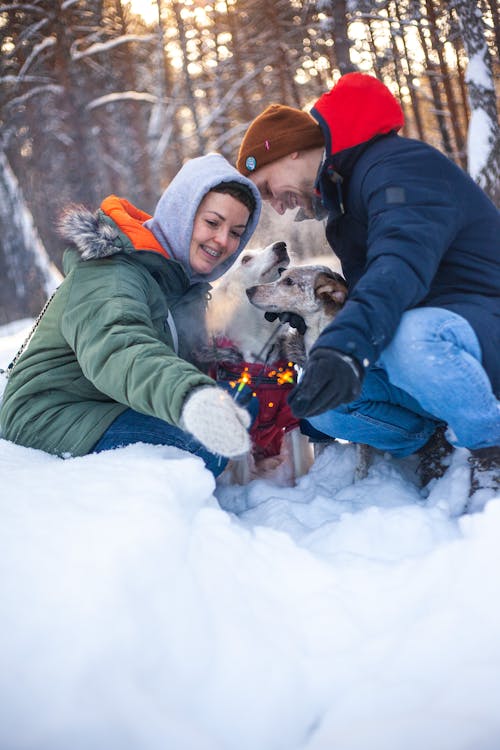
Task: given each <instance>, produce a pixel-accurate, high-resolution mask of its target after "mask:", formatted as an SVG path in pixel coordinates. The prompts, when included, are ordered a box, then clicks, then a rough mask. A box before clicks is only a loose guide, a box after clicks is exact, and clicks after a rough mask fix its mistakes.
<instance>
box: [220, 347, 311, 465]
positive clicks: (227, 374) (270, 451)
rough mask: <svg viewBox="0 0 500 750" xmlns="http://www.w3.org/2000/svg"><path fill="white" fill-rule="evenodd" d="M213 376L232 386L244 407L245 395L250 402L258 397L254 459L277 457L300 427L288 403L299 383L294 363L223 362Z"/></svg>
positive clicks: (252, 432) (253, 427)
mask: <svg viewBox="0 0 500 750" xmlns="http://www.w3.org/2000/svg"><path fill="white" fill-rule="evenodd" d="M219 343H220V342H219ZM228 344H229V342H228ZM210 375H211V376H212V377H213V378H214V380H216V381H217V382H222V383H228V384H229V386H230V387H231V389H232V390H233V391H234V392H235V395H234V398H235V400H240V403H241V405H244V395H245V396H246V398H247V400H248V399H249V398H251V397H252V396H254V397H256V398H257V401H258V412H257V416H256V417H255V420H254V422H253V423H252V426H251V427H250V437H251V438H252V445H253V449H252V452H253V456H254V458H255V459H256V460H259V459H261V458H270V457H271V456H277V455H278V454H279V453H280V450H281V445H282V442H283V436H284V434H285V433H286V432H289V431H290V430H293V429H294V428H296V427H298V426H299V420H298V419H297V418H296V417H294V416H293V414H292V410H291V409H290V407H289V405H288V402H287V400H286V399H287V396H288V394H289V393H290V391H291V389H292V388H293V386H294V385H295V383H296V382H297V373H296V371H295V370H294V369H293V363H291V362H287V361H286V360H279V361H277V362H273V363H272V364H265V363H264V364H263V363H262V362H244V361H242V362H237V363H235V362H228V361H222V362H218V363H217V365H216V367H215V368H213V372H211V373H210ZM240 394H241V398H240Z"/></svg>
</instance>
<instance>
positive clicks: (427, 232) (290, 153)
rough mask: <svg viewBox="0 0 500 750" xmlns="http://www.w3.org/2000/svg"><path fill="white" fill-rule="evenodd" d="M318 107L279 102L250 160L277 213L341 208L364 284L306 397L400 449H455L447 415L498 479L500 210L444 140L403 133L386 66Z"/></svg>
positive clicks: (344, 431) (252, 140)
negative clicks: (378, 75) (439, 145)
mask: <svg viewBox="0 0 500 750" xmlns="http://www.w3.org/2000/svg"><path fill="white" fill-rule="evenodd" d="M311 115H312V117H311V116H310V115H308V114H307V113H305V112H302V111H300V110H297V109H293V108H291V107H285V106H281V105H276V104H274V105H271V106H269V107H267V109H265V110H264V112H263V113H262V114H261V115H259V116H258V117H257V118H256V119H255V120H254V121H253V122H252V123H251V124H250V126H249V128H248V130H247V132H246V134H245V136H244V139H243V142H242V144H241V147H240V150H239V154H238V161H237V168H238V170H239V171H240V172H241V173H242V174H244V175H247V176H249V177H250V179H251V180H252V181H253V182H254V184H255V185H256V186H257V187H258V189H259V191H260V193H261V195H262V197H263V199H264V200H266V201H268V202H269V203H270V204H271V206H272V207H273V208H274V209H275V210H276V211H277V212H278V213H280V214H282V213H284V212H285V211H287V210H289V209H295V208H299V212H300V213H301V214H302V215H305V216H307V217H311V218H316V219H322V218H324V217H327V223H326V237H327V240H328V242H329V244H330V246H331V247H332V249H333V250H334V252H335V253H336V255H337V256H338V257H339V259H340V261H341V263H342V269H343V272H344V275H345V277H346V280H347V283H348V286H349V300H348V302H347V304H346V305H345V307H344V309H343V310H342V311H341V312H340V313H339V315H337V317H336V318H335V320H334V321H333V322H332V323H331V324H330V325H329V326H327V327H326V328H325V330H324V331H323V332H322V333H321V335H320V336H319V338H318V339H317V341H316V343H315V345H314V347H313V349H312V350H311V354H310V357H309V360H308V362H307V365H306V367H305V369H304V372H303V377H302V379H301V381H300V383H299V385H298V386H297V387H296V388H295V389H294V390H293V391H292V394H291V396H290V404H291V406H292V410H293V411H294V413H295V414H296V416H298V417H300V418H304V419H307V421H308V423H310V425H312V427H313V428H315V430H318V431H320V432H322V433H326V434H327V435H331V436H334V437H340V438H344V439H346V440H352V441H356V442H364V443H368V444H370V445H372V446H374V447H376V448H378V449H381V450H383V451H388V452H390V453H391V454H392V455H394V456H406V455H408V454H410V453H414V452H416V451H419V450H420V449H422V448H423V447H424V446H426V447H429V446H430V445H432V444H433V443H437V446H438V448H439V451H440V452H441V453H442V452H446V450H447V449H448V450H449V449H450V447H449V445H447V443H446V442H445V441H444V440H443V439H442V440H439V439H438V438H439V436H440V435H443V434H444V430H445V429H446V437H447V439H448V441H449V442H450V443H451V444H452V445H453V446H461V447H465V448H468V449H469V450H470V451H471V457H470V462H471V465H472V471H473V477H472V482H473V483H472V489H475V488H476V487H478V486H479V480H480V477H481V474H483V476H482V481H483V483H484V481H485V473H486V472H487V479H488V482H489V486H490V488H493V489H498V488H499V485H500V478H499V474H500V447H499V446H500V404H499V401H498V397H499V394H500V356H499V351H500V266H499V263H498V259H499V257H500V214H499V212H498V210H497V209H496V208H495V206H494V205H493V204H492V202H491V201H490V200H489V199H488V197H487V196H486V195H485V194H484V192H483V191H482V190H481V189H480V188H479V187H478V186H477V185H476V184H475V183H474V182H473V181H472V179H471V178H470V177H469V176H468V175H467V174H465V173H464V172H463V171H462V170H461V169H460V168H459V167H457V166H456V165H455V164H453V163H452V162H451V161H450V160H449V159H447V158H446V157H445V156H444V155H443V154H441V153H440V152H439V151H437V150H436V149H434V148H432V147H431V146H429V145H427V144H425V143H422V142H421V141H417V140H413V139H409V138H403V137H401V136H400V135H398V131H399V130H400V129H401V127H402V125H403V113H402V110H401V107H400V105H399V103H398V102H397V100H396V99H395V98H394V96H393V95H392V94H391V92H390V91H389V89H388V88H387V87H386V86H384V84H382V83H381V82H380V81H378V80H377V79H375V78H373V77H372V76H369V75H365V74H361V73H349V74H347V75H345V76H343V77H342V78H341V79H340V80H339V82H338V83H337V84H336V85H335V86H334V87H333V88H332V90H331V91H330V92H329V93H326V94H323V95H322V96H321V97H320V99H319V100H318V101H317V102H316V104H315V106H314V107H313V109H312V110H311ZM439 451H438V452H439ZM426 455H427V457H428V458H429V457H430V458H431V459H432V458H434V455H433V453H432V451H431V452H430V453H429V451H427V453H426ZM442 470H443V469H442V468H441V469H440V470H437V471H436V475H439V474H440V473H442ZM429 478H430V476H426V477H425V478H423V483H425V481H428V480H429Z"/></svg>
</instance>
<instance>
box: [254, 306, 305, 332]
mask: <svg viewBox="0 0 500 750" xmlns="http://www.w3.org/2000/svg"><path fill="white" fill-rule="evenodd" d="M264 317H265V319H266V320H268V321H269V322H270V323H273V322H274V321H275V320H276V318H279V321H280V323H288V325H289V326H291V327H292V328H296V329H297V331H298V332H299V333H300V335H301V336H303V335H304V333H305V332H306V331H307V326H306V322H305V320H304V318H303V317H302V316H301V315H297V313H293V312H280V313H276V312H266V313H264Z"/></svg>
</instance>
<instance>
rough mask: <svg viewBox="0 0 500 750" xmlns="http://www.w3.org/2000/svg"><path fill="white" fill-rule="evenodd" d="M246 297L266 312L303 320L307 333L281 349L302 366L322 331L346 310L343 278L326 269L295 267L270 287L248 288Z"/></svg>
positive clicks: (291, 336)
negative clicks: (292, 316)
mask: <svg viewBox="0 0 500 750" xmlns="http://www.w3.org/2000/svg"><path fill="white" fill-rule="evenodd" d="M247 297H248V299H249V301H250V303H251V304H252V305H254V307H256V308H257V309H259V310H262V311H263V312H268V313H276V314H280V313H284V312H288V313H293V314H294V315H296V316H298V317H299V318H302V320H303V321H304V324H305V333H304V334H303V335H301V334H299V333H298V332H297V331H296V330H295V332H293V333H289V334H288V336H287V338H286V339H285V340H284V341H283V342H282V346H283V349H284V353H285V354H286V356H287V357H288V358H290V359H292V360H293V361H294V362H296V363H297V364H298V365H303V364H304V363H305V360H306V358H307V355H308V353H309V351H310V349H311V347H312V345H313V344H314V342H315V341H316V339H317V338H318V336H319V334H320V333H321V331H322V330H323V328H325V327H326V326H327V325H328V323H330V322H331V321H332V320H333V319H334V317H335V316H336V315H337V313H338V312H339V310H341V309H342V307H343V306H344V303H345V301H346V299H347V286H346V282H345V280H344V279H343V277H342V276H341V275H340V274H339V273H336V272H335V271H332V270H331V269H330V268H328V267H327V266H323V265H303V266H292V267H291V268H289V269H288V270H286V271H284V272H283V273H282V274H280V277H279V279H276V280H275V281H273V282H271V283H267V284H256V285H255V286H253V287H249V288H248V289H247Z"/></svg>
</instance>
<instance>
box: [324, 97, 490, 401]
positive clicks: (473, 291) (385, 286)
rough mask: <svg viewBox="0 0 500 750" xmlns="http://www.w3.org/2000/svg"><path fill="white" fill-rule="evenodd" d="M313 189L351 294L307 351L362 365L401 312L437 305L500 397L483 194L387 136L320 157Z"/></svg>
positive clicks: (455, 170) (435, 155) (429, 153)
mask: <svg viewBox="0 0 500 750" xmlns="http://www.w3.org/2000/svg"><path fill="white" fill-rule="evenodd" d="M311 114H312V115H313V116H316V118H317V119H318V121H319V123H320V125H321V126H322V127H323V129H324V131H325V132H327V131H328V124H327V123H325V121H324V120H323V118H322V117H321V116H318V113H317V112H316V113H315V111H314V109H313V110H312V112H311ZM328 135H329V132H328ZM328 144H329V140H328V139H327V149H328ZM327 154H328V150H327ZM333 169H335V171H336V172H338V173H340V174H341V175H342V176H343V178H344V181H343V183H342V184H341V185H339V184H334V183H333V182H332V180H331V172H332V170H333ZM317 189H318V191H319V192H320V194H321V198H322V202H323V203H324V205H326V206H327V207H328V208H329V211H330V212H329V216H328V222H327V229H326V234H327V239H328V242H329V243H330V245H331V247H332V249H333V250H334V252H335V253H336V255H337V256H338V257H339V259H340V261H341V264H342V269H343V272H344V275H345V277H346V280H347V283H348V286H349V290H350V293H349V299H348V302H347V304H346V305H345V307H344V308H343V310H342V311H341V312H340V313H339V314H338V315H337V317H336V318H335V320H334V321H333V322H332V323H331V324H330V325H329V326H327V328H325V330H324V331H323V332H322V333H321V335H320V336H319V338H318V340H317V341H316V343H315V347H314V348H317V347H332V348H334V349H338V350H340V351H342V352H345V353H347V354H350V355H352V356H354V357H355V358H356V359H357V360H358V362H360V363H361V364H363V365H364V366H365V367H367V366H370V365H371V364H373V363H374V362H375V361H376V360H377V358H378V356H379V355H380V353H381V352H382V350H383V349H384V348H385V347H386V346H387V345H388V343H389V342H390V341H391V339H392V337H393V335H394V333H395V331H396V328H397V327H398V324H399V321H400V319H401V316H402V314H403V313H404V312H405V311H406V310H409V309H411V308H414V307H422V306H433V307H443V308H446V309H448V310H452V311H453V312H456V313H458V314H459V315H461V316H462V317H464V318H465V319H466V320H468V321H469V323H470V324H471V326H472V327H473V329H474V331H475V333H476V335H477V337H478V339H479V342H480V345H481V350H482V355H483V366H484V368H485V370H486V372H487V373H488V376H489V378H490V380H491V383H492V385H493V389H494V391H495V393H496V394H497V395H498V394H500V263H499V260H500V212H499V211H498V210H497V209H496V208H495V206H494V205H493V203H492V202H491V201H490V200H489V198H488V197H487V196H486V194H485V193H484V192H483V191H482V190H481V189H480V188H479V187H478V186H477V185H476V184H475V183H474V181H473V180H472V179H471V178H470V177H469V176H468V175H467V174H466V173H465V172H464V171H463V170H462V169H460V168H459V167H457V166H456V165H455V164H454V163H453V162H451V161H450V160H449V159H448V158H447V157H445V156H444V155H443V154H441V153H440V152H439V151H437V150H436V149H434V148H432V147H431V146H429V145H427V144H425V143H423V142H421V141H417V140H413V139H408V138H402V137H400V136H398V135H396V134H395V133H394V132H392V133H389V134H384V135H380V136H376V137H375V138H372V139H370V140H369V141H367V142H365V143H362V144H359V145H357V146H354V147H351V148H347V149H344V150H343V151H341V152H340V153H337V154H334V155H332V154H330V155H329V156H328V155H327V158H326V160H325V162H324V164H323V167H322V171H321V174H320V176H319V179H318V182H317ZM341 203H343V210H344V211H345V213H342V207H341Z"/></svg>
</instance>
